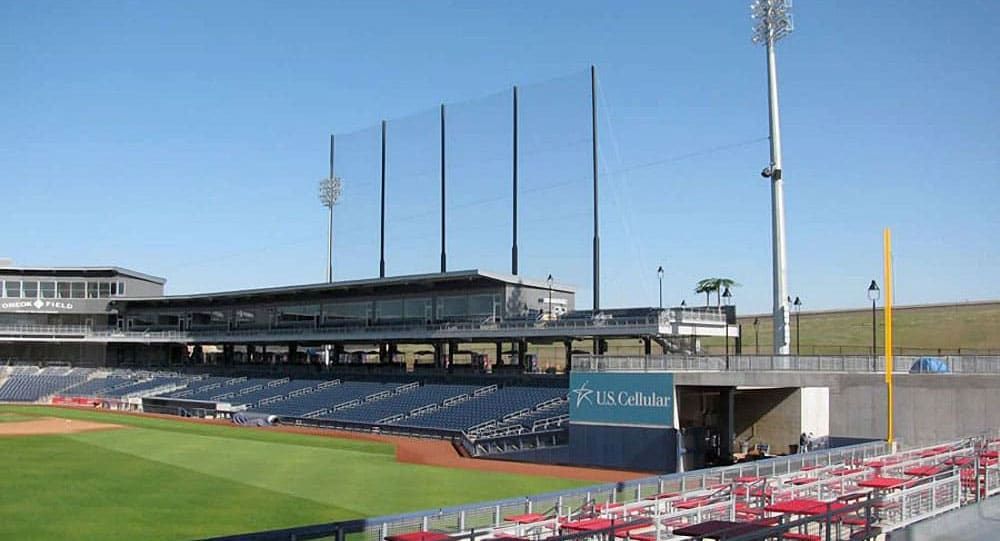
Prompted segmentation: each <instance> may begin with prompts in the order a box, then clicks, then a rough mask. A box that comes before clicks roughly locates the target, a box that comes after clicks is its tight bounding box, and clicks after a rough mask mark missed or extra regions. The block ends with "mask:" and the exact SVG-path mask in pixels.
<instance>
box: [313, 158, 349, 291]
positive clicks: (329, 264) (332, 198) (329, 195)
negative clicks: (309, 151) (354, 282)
mask: <svg viewBox="0 0 1000 541" xmlns="http://www.w3.org/2000/svg"><path fill="white" fill-rule="evenodd" d="M331 155H332V146H331ZM332 163H333V160H331V167H330V176H329V177H327V178H324V179H323V180H320V181H319V202H320V203H322V204H323V206H324V207H326V208H328V209H329V210H330V223H329V226H328V228H327V251H326V281H327V282H333V207H334V206H335V205H336V204H337V202H338V201H339V200H340V194H341V191H342V190H343V187H342V184H341V181H340V177H338V176H334V174H333V167H332Z"/></svg>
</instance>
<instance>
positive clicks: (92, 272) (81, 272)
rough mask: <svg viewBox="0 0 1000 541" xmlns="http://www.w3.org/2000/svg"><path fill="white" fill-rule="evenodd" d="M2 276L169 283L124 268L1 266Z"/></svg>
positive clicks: (0, 272)
mask: <svg viewBox="0 0 1000 541" xmlns="http://www.w3.org/2000/svg"><path fill="white" fill-rule="evenodd" d="M0 275H14V276H52V277H55V278H58V277H68V278H70V277H76V278H79V277H83V278H111V277H114V276H127V277H129V278H136V279H138V280H144V281H147V282H152V283H155V284H160V285H163V284H165V283H167V279H166V278H161V277H159V276H153V275H151V274H144V273H141V272H137V271H134V270H131V269H126V268H123V267H114V266H111V267H14V266H0Z"/></svg>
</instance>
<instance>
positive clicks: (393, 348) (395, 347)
mask: <svg viewBox="0 0 1000 541" xmlns="http://www.w3.org/2000/svg"><path fill="white" fill-rule="evenodd" d="M398 353H399V344H396V343H392V344H389V353H388V357H389V360H388V362H390V363H392V362H396V354H398Z"/></svg>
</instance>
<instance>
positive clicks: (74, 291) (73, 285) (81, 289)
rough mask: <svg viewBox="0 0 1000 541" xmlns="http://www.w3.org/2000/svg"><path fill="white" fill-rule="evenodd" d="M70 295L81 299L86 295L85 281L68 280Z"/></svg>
mask: <svg viewBox="0 0 1000 541" xmlns="http://www.w3.org/2000/svg"><path fill="white" fill-rule="evenodd" d="M70 292H71V295H70V296H71V297H73V298H74V299H82V298H84V297H86V296H87V282H70Z"/></svg>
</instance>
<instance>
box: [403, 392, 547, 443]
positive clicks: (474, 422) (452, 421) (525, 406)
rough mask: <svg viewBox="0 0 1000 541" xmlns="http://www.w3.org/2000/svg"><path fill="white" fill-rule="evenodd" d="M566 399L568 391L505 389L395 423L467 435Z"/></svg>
mask: <svg viewBox="0 0 1000 541" xmlns="http://www.w3.org/2000/svg"><path fill="white" fill-rule="evenodd" d="M565 397H566V390H565V389H555V388H544V387H504V388H501V389H497V390H496V391H493V392H490V393H483V394H480V395H478V396H475V397H473V398H471V399H469V400H466V401H464V402H461V403H458V404H455V405H450V406H447V407H443V408H440V409H437V410H434V411H431V412H429V413H426V414H424V415H416V416H412V417H408V418H406V419H402V420H399V421H397V422H395V423H394V424H397V425H399V426H408V427H415V428H434V429H439V430H454V431H463V432H464V431H470V430H475V429H480V428H485V427H490V426H496V425H498V424H500V423H501V422H503V421H504V420H505V419H507V418H510V417H514V416H518V415H523V414H526V413H528V412H530V411H532V410H534V409H536V408H538V407H539V406H542V405H545V404H549V403H552V402H555V401H558V400H564V399H565Z"/></svg>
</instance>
